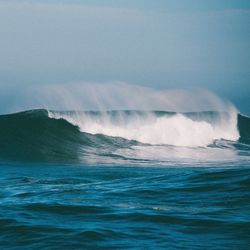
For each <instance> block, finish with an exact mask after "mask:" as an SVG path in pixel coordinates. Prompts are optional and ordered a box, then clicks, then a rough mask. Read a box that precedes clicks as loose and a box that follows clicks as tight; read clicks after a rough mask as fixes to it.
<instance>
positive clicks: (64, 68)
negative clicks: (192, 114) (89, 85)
mask: <svg viewBox="0 0 250 250" xmlns="http://www.w3.org/2000/svg"><path fill="white" fill-rule="evenodd" d="M0 36H1V39H0V112H3V111H4V110H5V108H6V107H7V106H8V105H10V103H11V102H13V101H14V100H15V99H18V98H19V95H18V93H19V91H18V90H19V89H22V88H24V87H25V86H29V85H35V84H44V83H46V84H54V83H67V82H75V81H95V82H96V81H97V82H99V81H101V82H105V81H117V80H118V81H125V82H129V83H131V84H140V85H146V86H151V87H154V88H190V87H201V88H206V89H209V90H212V91H214V92H215V93H217V94H218V95H220V96H222V97H224V98H228V99H230V100H231V101H233V102H234V103H235V104H236V106H237V107H238V108H239V109H240V110H241V111H242V112H246V113H248V114H250V98H249V96H250V70H249V69H250V1H248V0H245V1H244V0H209V1H207V0H182V1H174V0H171V1H168V0H165V1H163V0H158V1H150V0H144V1H143V0H137V1H135V0H134V1H132V0H126V1H125V0H124V1H122V0H120V1H119V0H113V1H111V0H107V1H105V0H102V1H101V0H100V1H97V0H89V1H87V0H85V1H80V0H78V1H77V0H73V1H72V0H71V1H66V0H65V1H56V0H55V1H45V0H44V1H39V0H36V1H22V0H19V1H11V0H8V1H0Z"/></svg>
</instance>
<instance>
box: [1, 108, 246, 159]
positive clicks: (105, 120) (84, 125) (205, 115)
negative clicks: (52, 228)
mask: <svg viewBox="0 0 250 250" xmlns="http://www.w3.org/2000/svg"><path fill="white" fill-rule="evenodd" d="M249 131H250V119H249V118H248V117H245V116H242V115H240V114H237V113H225V112H190V113H174V112H165V111H133V110H130V111H105V112H104V111H103V112H101V111H88V112H86V111H85V112H75V111H74V112H73V111H61V112H56V111H47V110H30V111H25V112H20V113H15V114H9V115H1V116H0V159H1V160H7V161H9V160H18V161H20V160H24V161H48V162H55V161H56V162H59V161H60V162H62V161H63V162H82V161H84V162H86V161H87V162H102V163H103V162H105V161H108V159H109V161H110V159H112V161H113V162H116V161H117V162H119V161H118V159H120V160H121V159H123V160H124V159H125V160H126V159H129V160H131V157H132V158H133V160H142V159H143V158H142V157H141V154H142V152H144V153H145V154H146V152H149V151H150V150H151V149H152V148H154V147H158V149H159V148H160V149H161V155H164V154H165V153H166V152H167V151H168V152H170V151H169V149H170V148H173V147H174V148H186V149H187V148H189V149H190V148H192V149H193V150H198V149H199V148H203V149H204V148H207V149H208V148H210V149H214V148H217V147H218V148H221V147H225V145H226V147H231V146H232V145H239V144H244V145H247V146H248V145H249V142H250V141H249V138H250V133H249ZM223 142H228V143H229V144H230V146H228V145H229V144H228V145H227V143H226V144H225V143H223ZM136 149H137V150H138V149H140V150H139V151H138V152H139V154H138V152H137V153H136ZM149 149H150V150H149ZM131 152H133V153H132V154H131ZM164 152H165V153H164ZM192 154H193V153H192ZM150 155H151V156H150V157H149V156H148V155H147V157H146V158H145V159H147V160H152V159H155V158H161V157H160V155H159V156H157V151H151V153H150ZM165 155H168V154H167V153H166V154H165ZM192 157H195V155H194V154H193V156H192ZM145 159H143V160H145ZM164 159H165V160H166V158H164Z"/></svg>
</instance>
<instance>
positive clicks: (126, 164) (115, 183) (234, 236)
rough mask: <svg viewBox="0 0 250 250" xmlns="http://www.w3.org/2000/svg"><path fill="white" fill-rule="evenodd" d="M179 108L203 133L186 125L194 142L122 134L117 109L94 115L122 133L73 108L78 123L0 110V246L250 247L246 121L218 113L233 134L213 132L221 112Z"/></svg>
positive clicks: (39, 113) (40, 113)
mask: <svg viewBox="0 0 250 250" xmlns="http://www.w3.org/2000/svg"><path fill="white" fill-rule="evenodd" d="M52 115H53V114H51V116H52ZM54 115H55V114H54ZM57 115H58V113H57ZM60 115H61V116H65V115H67V116H69V113H67V114H65V113H64V114H60ZM70 115H71V118H72V114H70ZM93 115H94V116H95V117H96V115H97V116H99V114H91V116H93ZM126 115H127V114H126ZM175 115H176V114H165V113H164V114H157V115H156V116H157V117H158V116H160V117H162V116H163V117H165V116H166V117H165V118H164V119H165V120H160V121H159V120H158V121H157V122H158V123H157V122H156V123H155V121H156V120H155V118H154V117H153V118H152V116H150V117H149V118H148V117H147V119H149V120H148V121H149V123H150V122H151V123H150V124H152V123H153V124H154V126H155V124H157V125H159V126H160V127H161V126H162V122H163V123H164V122H168V123H169V122H170V121H171V122H176V121H177V120H178V119H179V116H177V118H176V116H175ZM112 116H113V115H112ZM184 116H185V117H184V118H183V117H181V118H180V120H181V121H182V126H184V125H185V124H186V125H187V126H190V125H194V126H196V125H197V124H198V125H201V126H200V127H199V129H202V131H206V132H207V134H205V135H204V136H206V140H205V141H204V140H203V139H202V140H199V138H198V136H199V135H200V134H199V133H198V132H197V131H196V130H192V135H193V136H197V138H196V141H195V143H196V144H197V143H202V145H201V146H197V145H195V146H190V145H189V146H187V145H185V146H176V145H165V144H162V143H160V144H158V143H149V142H148V141H142V142H140V141H139V139H141V138H142V137H140V136H141V135H138V133H135V134H133V137H134V136H137V138H130V139H129V138H126V136H127V135H126V134H124V133H125V132H126V130H124V126H125V125H126V124H125V125H124V123H122V126H121V122H123V121H124V119H123V118H124V116H122V119H121V118H119V122H118V123H117V120H116V119H115V122H113V121H114V120H112V119H111V120H110V119H108V120H106V118H105V122H106V123H105V124H104V120H103V118H102V119H99V120H98V119H95V120H94V122H95V126H96V127H95V130H96V131H99V130H98V129H100V127H99V128H98V126H97V125H96V123H98V121H101V122H102V123H103V127H102V131H104V130H105V133H108V132H109V133H118V134H119V135H121V134H122V133H123V138H121V137H116V136H115V135H114V134H111V135H110V134H109V135H108V136H107V135H103V134H95V133H93V132H94V131H93V129H94V128H93V127H90V128H89V129H92V130H91V131H87V133H86V132H83V131H82V130H83V129H84V128H85V129H86V126H87V125H86V123H82V120H76V119H75V116H74V115H73V117H74V119H75V121H77V122H78V127H80V125H81V126H82V127H80V128H81V130H80V129H79V128H77V127H75V126H74V125H72V124H70V123H69V122H67V121H66V120H65V119H66V117H64V119H54V118H58V117H51V118H49V117H48V113H47V112H46V111H32V112H26V113H20V114H14V115H7V116H0V128H1V130H0V139H1V140H0V249H62V248H64V249H249V245H250V237H249V235H250V146H249V132H250V130H249V120H248V118H247V117H243V116H238V120H237V123H236V124H234V123H233V122H232V120H231V119H229V117H228V116H225V115H224V114H223V119H226V121H227V123H226V127H224V130H227V131H231V132H232V134H230V133H224V137H226V138H224V137H222V138H221V139H219V138H217V135H218V132H219V131H220V126H221V124H223V125H224V124H225V123H224V120H221V118H220V115H218V114H212V113H206V114H204V113H203V114H199V115H197V114H188V115H184ZM140 117H141V114H139V118H138V116H137V120H136V122H137V123H136V124H137V125H138V124H140V122H141V120H140ZM169 117H171V120H169V119H168V118H169ZM68 119H69V118H68ZM173 119H174V120H173ZM176 119H177V120H176ZM185 119H190V120H185ZM227 119H228V120H227ZM89 121H90V120H88V122H89ZM91 121H92V122H93V119H92V120H91ZM133 121H134V117H133ZM201 121H202V123H200V122H201ZM229 121H231V123H230V122H229ZM110 122H111V123H112V122H113V123H112V124H113V125H112V126H113V127H112V129H110V130H108V131H107V128H108V127H107V126H108V125H110ZM185 122H186V123H185ZM192 122H194V123H195V124H193V123H192ZM92 124H93V123H92ZM114 124H115V125H116V126H114ZM117 124H118V125H119V126H120V127H117V126H118V125H117ZM209 124H210V125H211V126H212V132H213V133H210V132H211V127H210V126H209ZM235 125H236V126H235ZM84 126H85V127H84ZM126 126H127V127H126V128H127V129H128V126H130V125H126ZM167 126H168V128H169V129H171V126H172V125H169V124H168V125H167ZM118 128H119V129H118ZM161 128H162V127H161ZM192 128H193V126H192V127H191V129H192ZM115 129H116V130H115ZM129 129H133V128H131V127H129ZM144 129H147V127H144ZM199 129H198V130H199ZM234 129H236V130H234ZM151 131H152V132H153V133H155V131H157V129H155V128H154V129H151ZM183 131H187V130H186V128H185V129H184V130H183V128H180V129H179V130H178V131H177V132H176V130H175V134H174V132H173V130H172V133H171V134H172V136H174V137H175V138H176V136H177V135H178V134H180V133H182V132H183ZM209 131H210V132H209ZM90 132H91V133H90ZM163 132H164V131H162V133H163ZM224 132H226V131H224ZM234 133H235V134H234ZM156 136H157V135H156ZM227 136H229V137H230V136H231V138H228V137H227ZM236 136H238V138H235V139H234V137H236ZM138 138H139V139H138ZM166 138H167V140H168V138H169V134H168V136H166ZM190 138H191V137H190ZM136 139H137V140H136ZM142 139H144V140H149V139H151V137H147V138H145V137H143V138H142ZM182 139H183V138H182ZM211 139H212V142H211V141H210V140H211ZM233 139H234V140H233ZM159 140H162V137H159ZM154 142H155V141H154ZM179 142H181V143H184V144H187V143H188V144H190V143H192V142H193V141H192V140H189V141H188V140H179ZM207 142H208V145H206V146H204V145H203V144H204V143H207Z"/></svg>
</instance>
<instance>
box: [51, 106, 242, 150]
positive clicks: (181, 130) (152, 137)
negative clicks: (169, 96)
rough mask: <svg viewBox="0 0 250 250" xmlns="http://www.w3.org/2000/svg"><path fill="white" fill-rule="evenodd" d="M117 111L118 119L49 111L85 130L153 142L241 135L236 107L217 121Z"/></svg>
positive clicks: (197, 142) (200, 141)
mask: <svg viewBox="0 0 250 250" xmlns="http://www.w3.org/2000/svg"><path fill="white" fill-rule="evenodd" d="M118 114H119V115H117V116H116V118H115V119H114V117H113V116H112V115H111V113H107V112H103V113H102V114H100V115H96V116H93V115H90V114H89V113H78V114H77V113H76V114H74V115H72V114H71V115H69V114H62V113H56V112H50V114H49V116H50V117H51V118H57V119H58V118H63V119H66V120H67V121H69V122H70V123H72V124H74V125H77V126H78V127H79V128H80V130H81V131H82V132H87V133H90V134H104V135H107V136H113V137H122V138H125V139H129V140H136V141H139V142H142V143H148V144H152V145H159V144H167V145H174V146H187V147H198V146H202V147H204V146H207V145H209V144H212V143H213V142H214V141H215V140H219V139H225V140H231V141H235V140H237V139H238V138H239V133H238V130H237V113H236V112H235V111H234V110H232V111H231V113H230V115H223V114H222V115H221V117H220V119H216V120H215V121H214V122H208V121H205V120H203V121H200V120H199V121H198V120H193V119H191V118H189V117H187V116H185V115H183V114H175V115H173V116H160V117H159V116H157V115H156V114H155V113H153V112H147V113H145V114H144V115H139V114H138V113H136V112H133V113H130V114H129V115H128V114H126V113H125V112H120V113H118Z"/></svg>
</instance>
